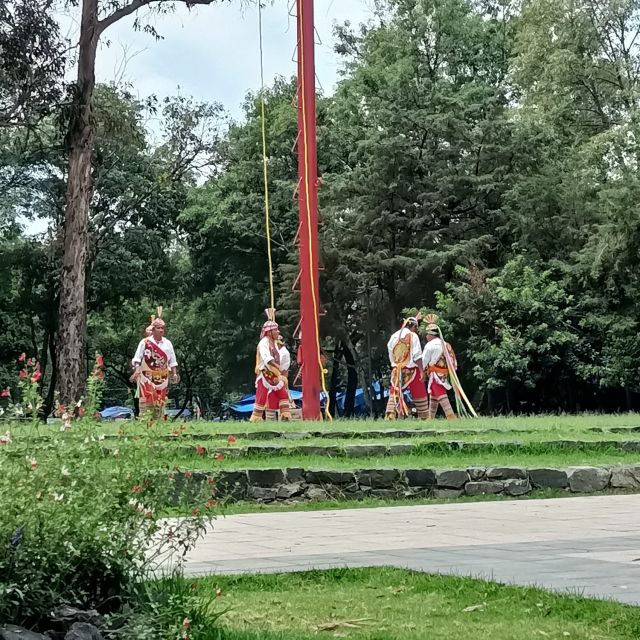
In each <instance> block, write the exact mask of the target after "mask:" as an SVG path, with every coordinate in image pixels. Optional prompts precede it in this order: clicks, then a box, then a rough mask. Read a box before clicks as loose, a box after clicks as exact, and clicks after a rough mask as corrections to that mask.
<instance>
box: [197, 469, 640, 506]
mask: <svg viewBox="0 0 640 640" xmlns="http://www.w3.org/2000/svg"><path fill="white" fill-rule="evenodd" d="M204 477H205V474H198V473H196V472H194V473H193V478H194V479H195V480H197V479H198V478H204ZM217 485H218V488H219V495H220V497H226V498H229V499H231V500H236V501H237V500H250V501H260V502H274V501H305V500H326V499H343V500H360V499H363V498H367V497H378V498H386V499H398V498H411V497H435V498H458V497H460V496H463V495H468V496H477V495H487V494H502V495H507V496H521V495H525V494H527V493H529V492H531V491H534V490H536V489H560V490H563V489H564V490H566V491H570V492H573V493H594V492H598V491H604V490H607V489H626V490H639V489H640V465H627V466H611V467H586V466H585V467H569V468H566V469H552V468H547V467H536V468H524V467H468V468H466V469H358V470H354V471H337V470H322V469H317V470H305V469H300V468H289V469H248V470H239V471H222V472H220V473H219V474H218V476H217Z"/></svg>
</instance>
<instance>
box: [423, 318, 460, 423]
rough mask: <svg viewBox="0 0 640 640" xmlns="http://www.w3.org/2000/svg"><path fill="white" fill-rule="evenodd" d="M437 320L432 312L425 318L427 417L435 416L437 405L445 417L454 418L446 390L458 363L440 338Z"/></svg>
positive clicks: (424, 354)
mask: <svg viewBox="0 0 640 640" xmlns="http://www.w3.org/2000/svg"><path fill="white" fill-rule="evenodd" d="M437 321H438V316H436V315H434V314H430V315H428V316H426V318H425V322H426V323H427V344H426V345H425V347H424V352H423V354H422V366H423V369H424V373H425V379H426V382H427V392H428V394H429V418H430V419H433V418H435V417H436V415H437V413H438V407H442V410H443V411H444V415H445V417H446V418H447V419H448V420H454V419H455V418H456V417H457V416H456V414H455V413H454V411H453V408H452V406H451V402H449V396H448V395H447V391H448V390H449V389H451V388H452V386H451V382H450V376H453V377H455V373H456V369H457V368H458V364H457V361H456V354H455V353H454V351H453V348H452V346H451V345H450V344H449V343H448V342H445V341H444V340H443V339H442V334H441V332H440V329H439V327H438V325H437V324H436V322H437Z"/></svg>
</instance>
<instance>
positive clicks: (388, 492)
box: [371, 489, 398, 500]
mask: <svg viewBox="0 0 640 640" xmlns="http://www.w3.org/2000/svg"><path fill="white" fill-rule="evenodd" d="M371 497H372V498H380V499H381V500H394V499H395V498H397V497H398V494H397V493H396V492H395V491H394V490H393V489H372V490H371Z"/></svg>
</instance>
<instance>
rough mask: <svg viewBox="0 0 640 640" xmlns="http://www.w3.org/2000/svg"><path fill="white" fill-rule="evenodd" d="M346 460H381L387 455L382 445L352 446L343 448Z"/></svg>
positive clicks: (385, 448)
mask: <svg viewBox="0 0 640 640" xmlns="http://www.w3.org/2000/svg"><path fill="white" fill-rule="evenodd" d="M344 450H345V453H346V455H347V458H381V457H382V456H385V455H386V454H387V447H385V446H384V445H382V444H353V445H349V446H347V447H345V449H344Z"/></svg>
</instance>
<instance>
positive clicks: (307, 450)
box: [295, 444, 342, 458]
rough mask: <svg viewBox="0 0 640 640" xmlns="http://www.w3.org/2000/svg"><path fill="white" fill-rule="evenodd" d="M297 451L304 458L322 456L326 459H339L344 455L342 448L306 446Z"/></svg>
mask: <svg viewBox="0 0 640 640" xmlns="http://www.w3.org/2000/svg"><path fill="white" fill-rule="evenodd" d="M295 451H296V452H297V453H299V454H300V455H303V456H322V457H325V458H326V457H328V458H337V457H338V456H340V455H342V450H341V449H340V447H322V446H312V445H306V444H305V445H301V446H299V447H296V448H295Z"/></svg>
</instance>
